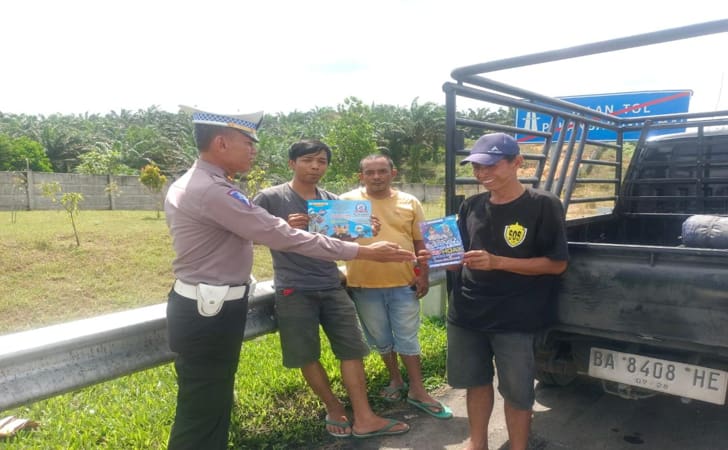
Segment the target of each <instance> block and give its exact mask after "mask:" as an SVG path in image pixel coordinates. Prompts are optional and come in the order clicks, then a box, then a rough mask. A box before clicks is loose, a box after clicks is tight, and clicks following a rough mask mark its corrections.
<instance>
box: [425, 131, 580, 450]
mask: <svg viewBox="0 0 728 450" xmlns="http://www.w3.org/2000/svg"><path fill="white" fill-rule="evenodd" d="M468 162H469V163H471V164H472V167H473V174H474V176H475V178H476V179H477V180H478V181H479V182H480V184H481V185H482V186H483V187H485V188H486V189H487V190H488V192H484V193H481V194H478V195H474V196H472V197H469V198H467V199H466V200H465V201H464V202H463V204H462V205H461V208H460V212H459V215H458V228H459V229H460V235H461V236H462V239H463V246H464V248H465V256H464V259H463V264H462V266H457V267H452V268H451V269H457V271H458V275H457V277H455V278H456V279H455V282H454V289H453V295H452V297H451V299H450V304H449V308H448V326H447V338H448V355H447V370H448V381H449V383H450V385H451V386H453V387H456V388H464V389H467V410H468V420H469V424H470V441H469V443H468V446H467V447H466V448H468V449H471V450H474V449H486V448H488V422H489V419H490V414H491V412H492V409H493V402H494V390H493V376H494V364H493V360H494V359H495V365H496V366H497V367H498V391H499V392H500V393H501V395H502V396H503V398H504V400H505V402H504V404H505V416H506V424H507V427H508V437H509V441H510V448H511V449H513V450H517V449H525V448H526V446H527V444H528V435H529V430H530V425H531V414H532V407H533V402H534V398H535V393H534V389H533V384H534V376H535V364H534V356H533V337H534V333H535V332H536V331H538V330H540V329H542V328H543V327H545V326H546V325H547V324H548V323H549V322H550V321H551V320H552V318H553V316H554V311H553V310H554V308H553V297H554V294H555V292H556V289H557V286H558V282H559V275H560V274H562V273H563V272H564V271H565V270H566V266H567V260H568V249H567V240H566V225H565V221H564V210H563V206H562V204H561V202H560V200H559V199H558V198H557V197H556V196H554V195H553V194H551V193H550V192H546V191H543V190H539V189H532V188H526V187H524V186H523V185H521V183H520V182H519V181H518V169H519V168H520V167H521V165H522V164H523V156H521V155H520V151H519V147H518V143H517V142H516V141H515V140H514V139H513V138H512V137H511V136H508V135H507V134H504V133H493V134H486V135H484V136H482V137H481V138H480V139H478V141H477V142H476V143H475V145H474V146H473V148H472V149H471V151H470V155H469V156H468V157H467V158H465V159H463V160H462V161H461V164H466V163H468ZM425 255H426V253H425Z"/></svg>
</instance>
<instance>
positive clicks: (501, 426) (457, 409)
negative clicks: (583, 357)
mask: <svg viewBox="0 0 728 450" xmlns="http://www.w3.org/2000/svg"><path fill="white" fill-rule="evenodd" d="M536 392H537V394H536V398H537V403H536V405H535V407H534V418H533V427H532V430H533V431H532V438H531V442H530V445H529V450H628V449H629V450H716V449H728V407H726V406H724V407H720V406H716V405H711V404H707V403H703V402H698V401H694V402H692V403H689V404H684V403H682V402H681V401H680V400H679V399H678V398H676V397H664V396H663V397H652V398H648V399H643V400H639V401H636V400H625V399H622V398H619V397H616V396H613V395H610V394H605V393H604V392H602V390H601V387H600V386H599V385H598V383H596V382H593V381H590V380H577V381H576V382H574V383H573V384H572V385H570V386H568V387H541V386H538V387H537V391H536ZM436 394H437V395H436V397H438V398H439V399H441V400H442V401H444V402H446V403H447V404H448V405H450V407H451V408H452V410H453V413H454V414H455V417H453V418H452V419H451V420H448V421H441V420H437V419H435V418H432V417H430V416H428V415H427V414H424V413H420V412H418V411H417V410H415V409H414V408H412V407H409V406H408V405H407V404H406V403H402V404H397V405H396V406H395V407H393V408H392V409H391V410H389V411H387V412H386V413H383V415H386V416H387V417H394V418H396V419H400V420H406V421H408V422H409V423H410V425H411V426H412V430H411V431H410V432H409V433H407V434H405V435H401V436H393V437H387V438H379V439H367V440H355V439H343V440H335V439H333V438H332V439H331V440H330V441H328V442H326V444H325V445H324V446H321V447H318V448H319V449H320V450H375V449H382V450H405V449H406V450H410V449H411V450H420V449H422V450H459V449H461V448H463V445H464V443H465V440H466V438H467V435H468V425H467V414H466V410H465V395H464V394H465V393H464V391H462V390H457V389H443V390H442V391H441V392H438V393H436ZM502 410H503V407H502V400H501V399H500V397H499V396H496V408H495V411H494V417H493V419H492V422H491V427H490V432H489V439H490V448H491V450H493V449H496V450H507V449H508V444H507V442H508V435H507V432H506V427H505V422H504V420H503V414H502Z"/></svg>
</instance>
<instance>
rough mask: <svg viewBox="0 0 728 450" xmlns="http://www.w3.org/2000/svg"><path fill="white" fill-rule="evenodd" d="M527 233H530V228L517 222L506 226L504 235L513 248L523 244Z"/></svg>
mask: <svg viewBox="0 0 728 450" xmlns="http://www.w3.org/2000/svg"><path fill="white" fill-rule="evenodd" d="M526 233H528V228H524V227H523V226H522V225H520V224H519V223H518V222H516V223H514V224H512V225H507V226H506V228H505V229H504V230H503V237H504V238H505V240H506V242H507V243H508V245H510V246H511V248H513V247H518V246H519V245H521V244H523V241H524V240H525V239H526Z"/></svg>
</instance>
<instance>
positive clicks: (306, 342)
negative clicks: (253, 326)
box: [275, 288, 369, 368]
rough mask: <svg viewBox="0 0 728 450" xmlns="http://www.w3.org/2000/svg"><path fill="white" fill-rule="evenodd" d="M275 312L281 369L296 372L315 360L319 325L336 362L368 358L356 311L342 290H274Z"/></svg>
mask: <svg viewBox="0 0 728 450" xmlns="http://www.w3.org/2000/svg"><path fill="white" fill-rule="evenodd" d="M275 310H276V317H277V318H278V332H279V335H280V338H281V350H282V352H283V365H284V366H285V367H288V368H300V367H303V366H306V365H308V364H310V363H312V362H315V361H318V360H319V358H320V357H321V338H320V334H319V325H321V327H322V328H323V329H324V332H325V333H326V336H327V337H328V338H329V343H330V344H331V350H332V351H333V352H334V355H335V356H336V358H337V359H339V360H350V359H362V358H364V357H365V356H366V355H367V354H369V347H368V346H367V344H366V342H364V338H363V336H362V332H361V328H360V327H359V321H358V319H357V317H356V308H354V303H353V302H352V301H351V298H350V297H349V295H348V294H347V293H346V290H345V289H344V288H337V289H326V290H322V291H297V290H295V289H276V297H275Z"/></svg>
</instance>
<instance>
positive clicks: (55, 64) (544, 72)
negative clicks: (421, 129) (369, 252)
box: [0, 0, 728, 116]
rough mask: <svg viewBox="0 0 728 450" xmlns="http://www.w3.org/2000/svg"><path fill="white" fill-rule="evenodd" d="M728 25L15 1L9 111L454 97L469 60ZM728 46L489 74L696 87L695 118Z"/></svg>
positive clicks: (590, 11)
mask: <svg viewBox="0 0 728 450" xmlns="http://www.w3.org/2000/svg"><path fill="white" fill-rule="evenodd" d="M677 5H683V7H680V8H678V7H677ZM725 18H728V3H724V2H720V1H715V0H691V1H690V2H681V3H678V2H667V1H664V0H629V1H625V0H611V1H609V2H588V1H587V2H584V1H577V0H562V1H560V2H551V1H534V0H489V1H486V0H480V1H475V0H441V1H434V0H421V1H417V0H367V1H366V2H363V1H360V2H356V1H346V0H338V1H327V0H307V1H302V0H265V1H255V2H252V1H250V0H247V1H246V0H236V1H225V0H205V1H197V2H190V1H188V0H176V1H167V0H124V1H119V0H103V1H99V0H95V1H82V0H23V1H5V2H2V3H0V112H3V113H14V114H31V115H46V116H47V115H50V114H54V113H60V114H84V113H89V114H106V113H109V112H111V111H117V112H119V111H121V110H128V111H136V110H139V109H147V108H150V107H153V106H154V107H157V108H159V109H161V110H163V111H169V112H177V111H178V106H179V105H180V104H183V105H190V106H195V107H198V108H200V109H204V110H207V111H211V112H217V113H248V112H253V111H259V110H264V111H265V112H267V113H271V114H275V113H285V114H287V113H290V112H293V111H309V110H311V109H314V108H321V107H336V106H337V105H339V104H342V103H343V102H344V100H345V99H346V98H347V97H350V96H353V97H357V98H359V99H360V100H362V101H363V102H364V103H366V104H375V103H376V104H390V105H398V106H409V105H410V104H411V103H412V102H413V101H415V100H417V102H418V103H420V104H422V103H424V102H435V103H437V104H444V103H445V94H444V93H443V91H442V85H443V83H445V82H446V81H452V78H451V76H450V73H451V71H452V70H453V69H455V68H458V67H462V66H468V65H472V64H478V63H484V62H488V61H493V60H497V59H502V58H509V57H514V56H521V55H526V54H531V53H537V52H542V51H547V50H554V49H559V48H564V47H570V46H575V45H581V44H587V43H592V42H596V41H600V40H605V39H614V38H619V37H625V36H631V35H636V34H641V33H647V32H651V31H657V30H662V29H667V28H674V27H680V26H685V25H691V24H696V23H701V22H709V21H713V20H718V19H725ZM726 49H728V33H721V34H717V35H712V36H708V37H700V38H692V39H689V40H685V41H682V42H675V43H667V44H659V45H653V46H649V47H646V48H641V49H633V50H627V51H622V52H613V53H609V54H606V55H598V56H590V57H586V58H580V59H579V60H572V61H568V62H560V63H550V64H543V65H538V66H532V67H528V68H520V69H512V70H504V71H500V72H494V73H491V74H489V75H488V76H489V77H491V78H494V79H496V80H498V81H503V82H506V83H508V84H513V85H516V86H520V87H524V88H527V89H529V90H534V91H537V92H541V93H544V94H547V95H551V96H571V95H591V94H603V93H613V92H631V91H646V90H647V91H653V90H672V89H691V90H692V91H693V93H694V94H693V98H692V99H691V111H699V110H706V109H707V110H715V109H728V86H724V84H726V83H728V58H726V57H725V52H726ZM468 106H469V105H467V104H462V105H461V104H459V105H458V108H459V109H460V108H466V107H468Z"/></svg>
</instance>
